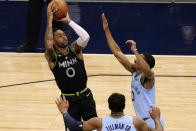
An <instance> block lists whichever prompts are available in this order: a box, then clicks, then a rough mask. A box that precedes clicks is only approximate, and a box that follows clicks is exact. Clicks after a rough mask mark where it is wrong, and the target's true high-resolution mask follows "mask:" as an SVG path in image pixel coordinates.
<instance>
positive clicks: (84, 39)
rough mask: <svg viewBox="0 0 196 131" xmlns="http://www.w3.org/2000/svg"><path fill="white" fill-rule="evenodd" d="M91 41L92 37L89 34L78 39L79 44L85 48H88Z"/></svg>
mask: <svg viewBox="0 0 196 131" xmlns="http://www.w3.org/2000/svg"><path fill="white" fill-rule="evenodd" d="M89 40H90V36H89V34H88V33H87V34H86V35H85V36H84V37H79V38H78V39H77V44H78V45H79V46H81V47H83V48H84V47H86V46H87V43H88V42H89Z"/></svg>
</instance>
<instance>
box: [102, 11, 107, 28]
mask: <svg viewBox="0 0 196 131" xmlns="http://www.w3.org/2000/svg"><path fill="white" fill-rule="evenodd" d="M101 18H102V22H103V30H104V31H106V30H107V29H108V21H107V19H106V17H105V14H104V13H102V14H101Z"/></svg>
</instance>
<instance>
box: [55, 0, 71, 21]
mask: <svg viewBox="0 0 196 131" xmlns="http://www.w3.org/2000/svg"><path fill="white" fill-rule="evenodd" d="M52 2H53V4H55V6H56V8H57V11H56V12H55V13H54V19H55V20H60V19H62V18H64V17H66V15H67V12H68V5H67V3H66V2H65V0H52Z"/></svg>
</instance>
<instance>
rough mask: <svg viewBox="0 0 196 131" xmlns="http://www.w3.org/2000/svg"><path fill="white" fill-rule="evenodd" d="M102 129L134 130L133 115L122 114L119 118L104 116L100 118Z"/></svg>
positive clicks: (115, 130) (103, 130) (113, 130)
mask: <svg viewBox="0 0 196 131" xmlns="http://www.w3.org/2000/svg"><path fill="white" fill-rule="evenodd" d="M102 131H136V129H135V126H134V124H133V117H132V116H127V115H124V116H122V117H120V118H114V117H112V116H106V117H104V118H103V119H102Z"/></svg>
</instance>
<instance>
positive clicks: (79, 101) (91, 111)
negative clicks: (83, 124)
mask: <svg viewBox="0 0 196 131" xmlns="http://www.w3.org/2000/svg"><path fill="white" fill-rule="evenodd" d="M65 97H66V99H67V100H68V101H69V109H68V112H69V114H70V115H71V116H72V117H73V118H74V119H75V120H77V121H81V118H82V120H84V121H87V120H89V119H91V118H93V117H97V112H96V105H95V101H94V98H93V94H92V93H91V90H90V89H87V90H86V91H85V92H83V93H82V94H80V95H79V96H65Z"/></svg>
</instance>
